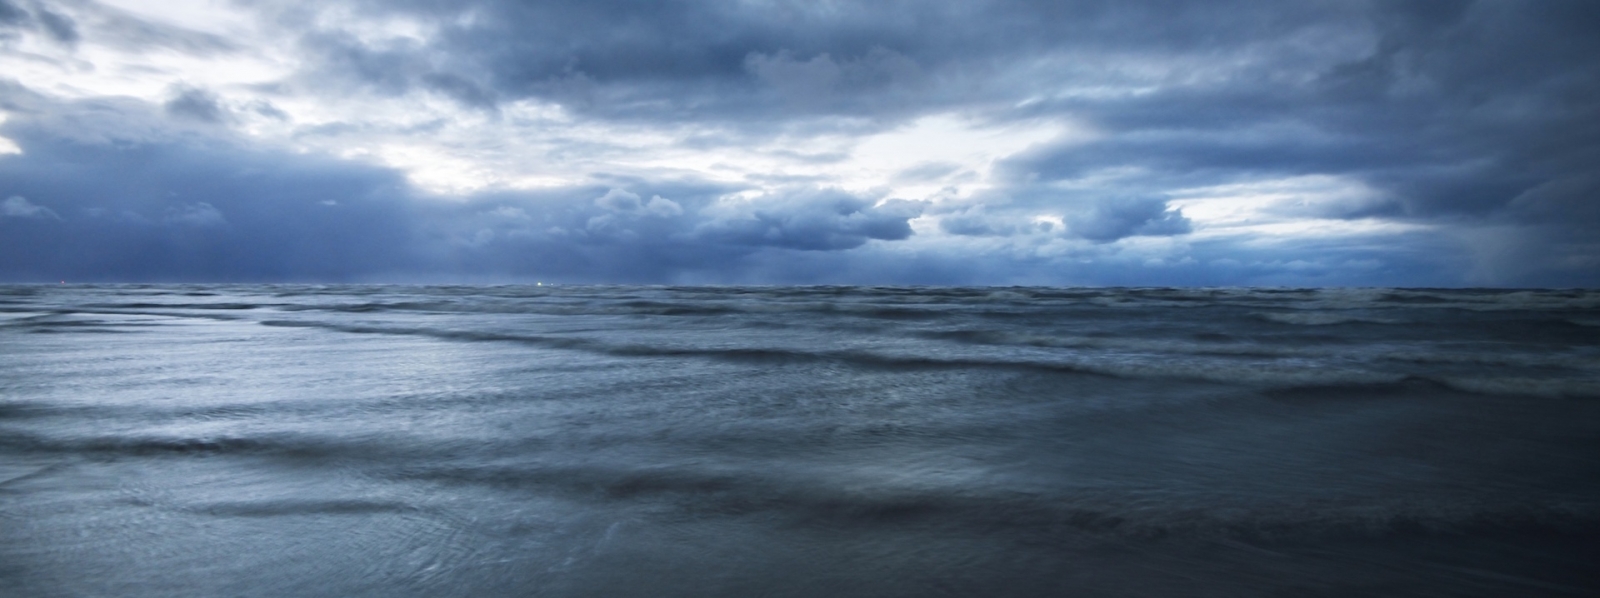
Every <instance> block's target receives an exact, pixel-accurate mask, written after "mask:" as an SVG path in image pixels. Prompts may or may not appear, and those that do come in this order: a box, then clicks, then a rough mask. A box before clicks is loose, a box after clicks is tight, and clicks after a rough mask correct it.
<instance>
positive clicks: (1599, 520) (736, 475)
mask: <svg viewBox="0 0 1600 598" xmlns="http://www.w3.org/2000/svg"><path fill="white" fill-rule="evenodd" d="M784 474H788V475H784ZM392 476H393V477H395V478H398V479H400V480H407V481H426V482H430V483H436V484H443V485H445V486H450V485H456V484H471V485H482V486H487V487H491V488H494V489H498V490H500V491H505V492H513V493H517V494H526V493H537V494H555V495H558V496H565V497H567V498H569V499H571V500H579V501H584V502H592V501H596V500H603V501H614V502H629V503H641V504H652V505H658V506H657V507H656V509H659V508H660V506H659V505H663V504H667V505H672V506H673V508H674V509H676V510H681V511H684V512H687V513H689V514H692V515H693V516H696V517H706V516H727V517H746V516H761V517H780V518H785V519H789V520H791V521H794V522H796V523H803V524H806V525H819V524H821V525H839V526H846V527H850V528H852V529H859V528H862V527H870V526H875V525H896V526H902V525H922V526H934V527H953V526H958V527H965V528H974V529H982V530H999V529H1007V528H1010V529H1014V530H1026V531H1029V532H1032V533H1041V534H1045V535H1049V534H1053V533H1072V534H1089V535H1104V536H1119V537H1133V538H1144V539H1150V538H1171V537H1210V538H1235V539H1252V540H1262V539H1271V540H1284V539H1290V538H1307V537H1319V538H1326V537H1360V538H1384V537H1391V536H1396V535H1441V536H1450V535H1455V534H1461V533H1467V532H1475V533H1483V532H1491V533H1493V532H1503V533H1530V532H1533V533H1561V534H1581V533H1595V532H1600V505H1597V504H1595V503H1594V502H1592V501H1588V502H1570V501H1566V502H1564V501H1561V500H1555V501H1545V502H1530V501H1525V500H1517V501H1510V500H1503V501H1496V500H1494V499H1486V498H1484V497H1473V498H1456V497H1444V498H1431V499H1430V498H1423V497H1415V498H1412V499H1410V500H1406V499H1372V498H1363V497H1355V496H1351V497H1332V498H1329V497H1316V498H1308V497H1300V498H1293V497H1284V498H1280V499H1276V500H1265V499H1261V498H1254V497H1249V496H1242V495H1229V494H1217V493H1211V494H1197V495H1191V496H1181V495H1174V494H1172V493H1168V492H1165V491H1160V490H1141V489H1122V490H1106V489H1099V490H1089V489H1079V490H1071V489H1065V490H1058V491H1020V490H1017V489H1007V488H1003V487H1002V488H996V487H994V486H987V485H986V486H976V485H975V486H956V487H933V488H915V487H903V486H899V487H897V486H895V485H892V484H872V485H865V486H864V485H860V484H853V483H852V484H843V483H840V482H838V481H829V480H828V479H827V478H826V476H825V475H824V476H823V477H818V474H817V473H815V472H814V473H809V474H808V473H805V472H797V471H784V470H782V469H768V470H766V471H764V472H762V473H755V472H751V471H744V470H726V471H719V470H715V469H698V468H646V469H635V468H626V467H605V466H538V465H525V466H521V467H506V466H497V467H484V466H480V467H432V468H415V469H408V470H404V471H400V472H396V473H394V474H392Z"/></svg>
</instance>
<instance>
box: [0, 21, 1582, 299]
mask: <svg viewBox="0 0 1600 598" xmlns="http://www.w3.org/2000/svg"><path fill="white" fill-rule="evenodd" d="M1596 32H1600V7H1597V6H1596V5H1595V4H1594V3H1592V2H1587V1H1541V2H1486V1H1480V2H1455V1H1443V0H1438V1H1433V0H1430V1H1397V2H1349V1H1330V2H1297V3H1278V2H1212V3H1170V2H1155V1H1150V2H1130V1H1119V2H1005V1H989V2H978V1H962V2H872V3H860V4H850V3H829V2H761V1H744V2H654V3H640V2H604V1H598V2H597V1H592V0H586V1H584V2H562V1H559V0H557V1H552V2H536V3H535V2H510V1H482V2H428V1H414V2H394V3H369V2H337V1H335V2H316V3H309V2H307V3H299V2H253V1H237V2H222V1H217V2H211V1H207V0H187V1H184V2H162V3H154V2H137V1H132V0H117V1H107V2H95V1H92V0H68V1H61V2H38V1H31V0H0V113H3V116H4V121H3V123H0V279H4V280H12V281H55V280H59V279H65V280H69V281H70V280H81V281H87V280H129V281H142V280H164V281H188V280H195V281H200V280H204V281H280V280H303V281H418V282H423V281H441V282H443V281H466V282H488V281H534V280H542V281H556V282H645V283H883V284H905V283H912V284H1096V285H1098V284H1115V285H1191V284H1197V285H1404V286H1428V285H1439V286H1459V285H1513V286H1515V285H1532V286H1591V285H1596V284H1600V236H1596V235H1595V234H1594V233H1593V231H1595V230H1600V174H1597V173H1600V168H1597V167H1600V118H1596V116H1595V115H1596V114H1600V35H1596Z"/></svg>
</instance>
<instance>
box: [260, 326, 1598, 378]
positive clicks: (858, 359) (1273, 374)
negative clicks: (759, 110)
mask: <svg viewBox="0 0 1600 598" xmlns="http://www.w3.org/2000/svg"><path fill="white" fill-rule="evenodd" d="M261 324H263V325H266V326H280V327H301V328H320V329H328V330H334V331H339V332H347V333H355V334H386V335H401V336H424V337H431V338H438V339H443V340H454V341H467V342H483V341H488V342H514V343H521V344H529V345H535V346H540V347H545V348H552V349H562V350H575V351H585V352H591V353H598V354H604V355H609V356H614V357H695V358H707V359H715V360H722V361H731V362H741V363H750V362H762V363H783V362H788V363H805V362H832V363H840V364H844V365H849V366H854V367H865V368H887V369H929V368H933V369H963V368H998V369H1013V370H1035V371H1047V372H1058V373H1075V374H1084V375H1094V376H1107V377H1114V378H1123V379H1146V380H1148V379H1157V380H1191V381H1203V382H1217V383H1225V384H1233V385H1244V386H1247V387H1257V388H1262V389H1271V388H1303V387H1309V386H1328V387H1342V386H1351V385H1374V384H1378V385H1381V384H1396V383H1401V382H1404V381H1406V380H1412V379H1427V380H1433V381H1434V382H1436V383H1439V384H1442V385H1446V386H1448V387H1450V388H1454V389H1457V390H1461V391H1466V392H1472V393H1477V394H1506V395H1514V396H1517V395H1532V396H1558V397H1590V396H1596V395H1597V393H1596V392H1595V386H1594V384H1592V383H1590V382H1586V381H1584V380H1582V379H1567V378H1560V379H1548V380H1544V381H1543V382H1542V384H1540V385H1530V384H1527V382H1528V380H1529V379H1522V378H1516V379H1507V380H1505V381H1504V382H1497V379H1496V378H1492V377H1476V378H1456V377H1443V376H1419V375H1417V374H1411V373H1405V372H1392V371H1382V370H1375V369H1367V368H1361V367H1354V366H1344V367H1336V366H1334V365H1332V364H1318V365H1308V364H1306V363H1303V362H1297V361H1279V360H1238V359H1227V360H1218V359H1186V358H1179V356H1175V355H1170V354H1168V355H1163V354H1149V355H1140V356H1135V355H1129V354H1127V353H1120V352H1102V353H1092V352H1079V353H1072V354H1039V355H1034V356H1030V357H1024V356H1019V355H1003V356H1002V355H996V356H982V355H964V356H941V355H929V354H908V353H900V354H895V353H886V352H880V351H866V350H804V349H795V348H783V347H695V346H664V345H643V344H620V343H611V342H606V341H601V340H597V339H592V338H583V337H570V336H551V335H523V334H507V333H492V332H482V331H468V330H446V329H433V328H419V327H385V326H357V325H344V324H332V323H327V322H314V321H300V320H294V321H289V320H268V321H263V322H261ZM1146 348H1148V347H1146Z"/></svg>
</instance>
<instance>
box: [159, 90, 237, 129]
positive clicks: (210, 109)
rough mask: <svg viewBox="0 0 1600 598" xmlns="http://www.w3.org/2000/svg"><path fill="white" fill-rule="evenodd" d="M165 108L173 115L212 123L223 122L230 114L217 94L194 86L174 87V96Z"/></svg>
mask: <svg viewBox="0 0 1600 598" xmlns="http://www.w3.org/2000/svg"><path fill="white" fill-rule="evenodd" d="M164 108H165V109H166V111H167V114H170V115H172V116H175V117H178V118H186V119H190V120H195V121H200V122H205V123H212V124H218V123H222V122H224V121H226V120H228V116H229V114H228V111H227V109H226V108H224V107H222V104H221V103H220V102H219V101H218V99H217V96H216V94H214V93H211V92H210V91H207V90H204V89H199V88H194V87H179V88H175V89H173V94H172V98H171V99H169V100H167V103H166V104H165V106H164Z"/></svg>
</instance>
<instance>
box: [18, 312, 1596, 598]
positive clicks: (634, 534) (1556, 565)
mask: <svg viewBox="0 0 1600 598" xmlns="http://www.w3.org/2000/svg"><path fill="white" fill-rule="evenodd" d="M1597 563H1600V292H1582V291H1520V292H1509V291H1439V290H1390V289H1365V290H1322V291H1316V290H1238V289H1218V290H1177V289H1040V288H1013V289H992V288H866V287H802V288H794V287H751V288H733V287H729V288H661V287H527V286H509V287H401V286H396V287H388V286H292V285H228V286H211V285H165V286H137V285H106V286H72V285H66V286H0V595H3V596H134V597H139V596H826V597H844V596H938V595H955V596H1044V595H1063V596H1230V597H1233V596H1367V595H1392V596H1592V595H1596V594H1597V593H1600V566H1597Z"/></svg>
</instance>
